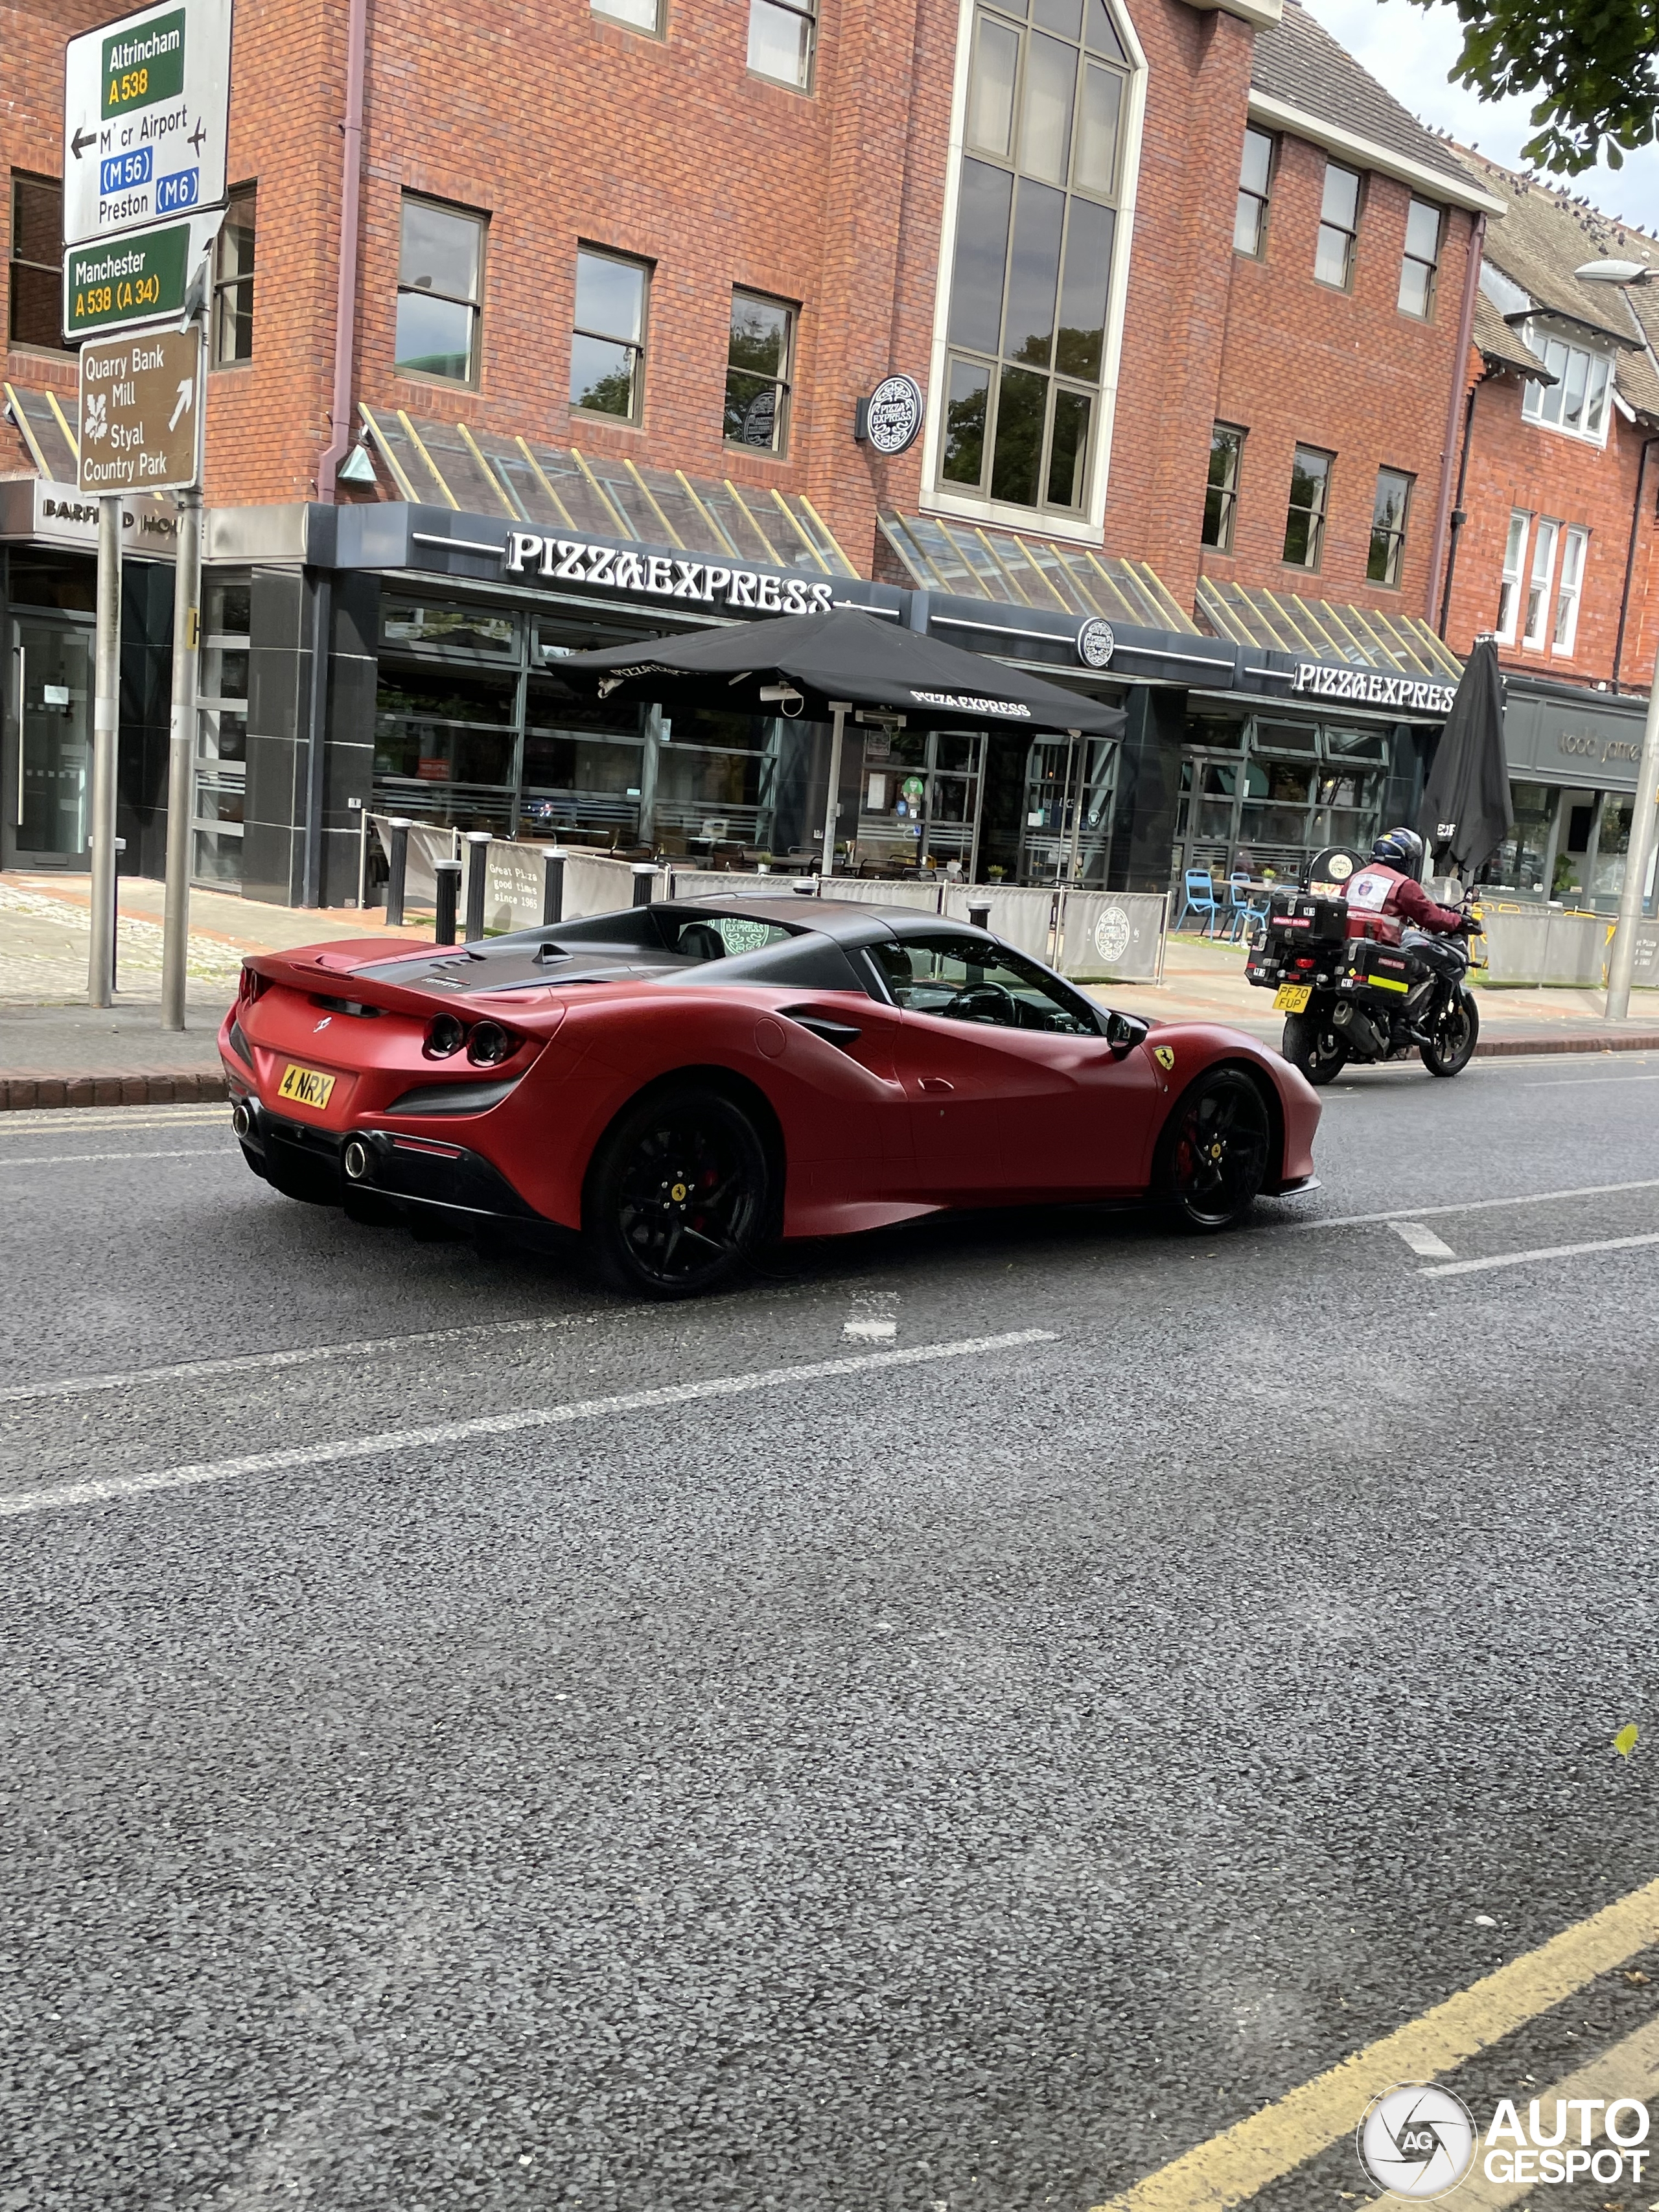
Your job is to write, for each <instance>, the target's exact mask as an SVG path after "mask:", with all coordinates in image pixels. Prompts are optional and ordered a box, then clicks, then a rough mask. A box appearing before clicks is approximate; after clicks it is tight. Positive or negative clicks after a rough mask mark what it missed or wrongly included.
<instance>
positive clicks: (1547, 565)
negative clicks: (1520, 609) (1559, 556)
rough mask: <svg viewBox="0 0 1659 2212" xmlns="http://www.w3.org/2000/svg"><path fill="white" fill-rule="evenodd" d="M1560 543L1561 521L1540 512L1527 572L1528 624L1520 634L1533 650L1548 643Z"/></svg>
mask: <svg viewBox="0 0 1659 2212" xmlns="http://www.w3.org/2000/svg"><path fill="white" fill-rule="evenodd" d="M1560 543H1561V525H1560V524H1559V522H1558V521H1557V520H1555V519H1554V517H1553V516H1552V515H1547V514H1541V515H1540V516H1539V518H1538V527H1537V529H1536V530H1534V532H1533V535H1532V564H1531V566H1530V568H1528V571H1527V624H1526V628H1525V629H1523V630H1522V633H1521V642H1522V645H1523V646H1526V647H1530V649H1531V650H1532V651H1533V652H1534V653H1541V652H1542V651H1543V649H1544V647H1546V646H1547V644H1548V642H1549V628H1550V604H1551V601H1552V600H1553V599H1554V597H1555V556H1556V551H1557V549H1558V548H1559V545H1560ZM1534 595H1535V597H1534Z"/></svg>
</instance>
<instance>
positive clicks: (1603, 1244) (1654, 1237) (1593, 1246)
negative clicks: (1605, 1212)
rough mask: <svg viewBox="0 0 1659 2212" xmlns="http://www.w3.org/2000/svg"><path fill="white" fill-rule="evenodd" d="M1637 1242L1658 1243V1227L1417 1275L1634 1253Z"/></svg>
mask: <svg viewBox="0 0 1659 2212" xmlns="http://www.w3.org/2000/svg"><path fill="white" fill-rule="evenodd" d="M1640 1244H1659V1230H1655V1231H1651V1232H1650V1234H1648V1235H1647V1236H1644V1237H1597V1238H1596V1240H1595V1243H1590V1244H1539V1245H1535V1246H1534V1248H1533V1249H1532V1250H1531V1251H1530V1252H1499V1253H1498V1254H1496V1255H1494V1257H1492V1259H1490V1260H1452V1261H1448V1262H1447V1264H1446V1265H1445V1266H1444V1267H1419V1269H1418V1271H1417V1272H1418V1273H1419V1275H1474V1274H1479V1273H1482V1272H1483V1271H1485V1270H1486V1269H1487V1268H1489V1267H1525V1266H1526V1265H1527V1263H1528V1261H1531V1260H1576V1259H1577V1258H1578V1257H1579V1255H1580V1254H1582V1253H1584V1252H1633V1251H1634V1250H1635V1249H1636V1248H1637V1247H1638V1245H1640Z"/></svg>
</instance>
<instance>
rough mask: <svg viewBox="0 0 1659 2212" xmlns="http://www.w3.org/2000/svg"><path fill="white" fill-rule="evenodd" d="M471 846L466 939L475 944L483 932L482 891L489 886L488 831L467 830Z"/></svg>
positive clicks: (467, 865)
mask: <svg viewBox="0 0 1659 2212" xmlns="http://www.w3.org/2000/svg"><path fill="white" fill-rule="evenodd" d="M466 842H467V843H468V845H469V846H471V852H470V853H469V854H468V856H467V863H466V941H467V943H468V944H469V945H476V944H477V943H478V941H479V939H481V938H482V937H483V933H484V893H485V892H486V891H487V890H489V830H488V829H469V830H468V831H467V833H466Z"/></svg>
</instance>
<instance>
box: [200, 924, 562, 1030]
mask: <svg viewBox="0 0 1659 2212" xmlns="http://www.w3.org/2000/svg"><path fill="white" fill-rule="evenodd" d="M424 950H426V948H425V947H424V946H421V945H414V946H410V948H408V949H407V950H401V949H400V950H399V951H397V952H395V953H388V952H387V951H386V939H385V938H383V937H369V938H362V937H354V938H343V939H341V940H340V942H339V943H338V944H337V945H325V946H324V947H323V948H322V950H321V951H311V950H307V951H306V952H305V953H304V955H303V956H298V955H295V954H294V953H290V952H252V953H250V954H249V955H248V956H247V957H246V959H245V960H244V961H243V963H242V965H243V967H244V968H246V969H251V970H252V973H253V974H254V975H260V976H263V977H264V980H265V981H266V982H268V983H283V984H286V985H287V987H289V990H290V991H305V992H308V993H311V994H313V995H315V996H317V997H319V998H330V999H350V1000H355V1001H356V1003H357V1004H358V1005H360V1006H381V1007H384V1008H385V1010H386V1012H388V1013H395V1014H415V1015H417V1016H419V1018H421V1019H422V1020H423V1021H424V1020H426V1019H428V1018H430V1015H431V1013H432V1010H433V1008H434V1006H447V1005H448V1004H450V1003H451V1000H450V994H448V993H447V991H428V990H422V988H420V987H418V986H417V985H414V984H410V983H393V982H390V981H386V980H385V979H384V978H382V977H380V976H378V975H375V974H374V968H373V963H374V960H375V959H376V958H377V957H378V958H379V959H380V960H381V961H385V962H386V963H388V964H389V963H390V962H391V961H392V960H394V959H403V960H407V959H409V958H410V957H418V955H419V954H420V953H421V952H422V951H424ZM442 953H443V948H441V947H434V948H433V954H434V957H435V958H441V957H442ZM365 956H367V961H366V957H365ZM457 957H460V958H465V955H464V954H462V955H459V956H457ZM485 995H486V994H484V993H483V992H478V993H477V994H471V1000H472V1003H473V1004H474V1005H476V1004H477V1001H478V1000H480V999H482V998H483V997H484V996H485ZM531 1011H532V1010H531V1009H530V1008H528V1007H525V1008H524V1009H523V1012H524V1013H525V1014H529V1013H530V1012H531Z"/></svg>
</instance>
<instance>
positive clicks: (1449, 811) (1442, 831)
mask: <svg viewBox="0 0 1659 2212" xmlns="http://www.w3.org/2000/svg"><path fill="white" fill-rule="evenodd" d="M1514 822H1515V815H1514V811H1513V809H1512V808H1511V807H1510V771H1509V763H1508V761H1507V760H1506V759H1505V758H1504V679H1503V678H1502V677H1501V676H1500V675H1499V674H1498V647H1497V646H1496V645H1495V644H1494V643H1493V642H1492V639H1491V638H1489V637H1483V638H1480V639H1478V640H1477V641H1476V642H1475V645H1474V650H1473V651H1472V652H1471V653H1470V654H1469V657H1468V660H1467V661H1466V662H1465V664H1464V667H1463V673H1462V678H1461V679H1460V680H1459V683H1458V686H1457V691H1456V696H1455V697H1454V698H1453V700H1452V704H1451V712H1450V714H1448V715H1447V717H1446V726H1445V727H1444V729H1443V730H1442V731H1441V732H1440V744H1439V746H1438V748H1437V750H1436V753H1435V756H1434V765H1433V767H1432V768H1431V769H1430V770H1429V780H1428V783H1427V785H1426V786H1425V789H1424V793H1423V805H1422V807H1421V809H1420V810H1419V814H1418V817H1417V826H1418V829H1419V831H1420V832H1421V833H1422V836H1423V839H1424V842H1425V843H1426V844H1427V846H1428V848H1429V850H1430V851H1431V853H1432V854H1433V855H1434V857H1435V861H1436V865H1437V869H1438V871H1439V872H1440V873H1442V874H1449V875H1455V876H1457V877H1458V878H1461V879H1462V882H1464V883H1465V884H1468V883H1472V882H1473V881H1474V877H1475V875H1476V874H1477V873H1478V872H1479V871H1480V869H1481V868H1483V867H1484V866H1486V862H1487V861H1488V860H1490V859H1491V858H1492V854H1494V853H1495V852H1496V851H1497V850H1498V847H1499V846H1500V845H1501V844H1502V843H1503V842H1504V838H1505V837H1507V836H1509V834H1510V829H1511V828H1512V827H1513V826H1514Z"/></svg>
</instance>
